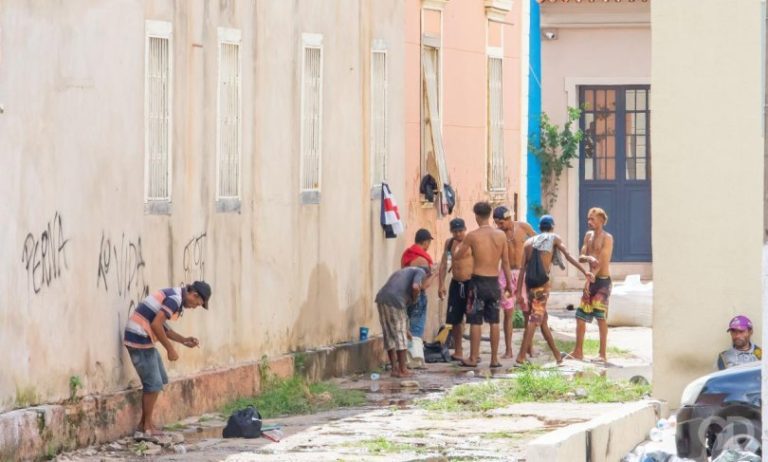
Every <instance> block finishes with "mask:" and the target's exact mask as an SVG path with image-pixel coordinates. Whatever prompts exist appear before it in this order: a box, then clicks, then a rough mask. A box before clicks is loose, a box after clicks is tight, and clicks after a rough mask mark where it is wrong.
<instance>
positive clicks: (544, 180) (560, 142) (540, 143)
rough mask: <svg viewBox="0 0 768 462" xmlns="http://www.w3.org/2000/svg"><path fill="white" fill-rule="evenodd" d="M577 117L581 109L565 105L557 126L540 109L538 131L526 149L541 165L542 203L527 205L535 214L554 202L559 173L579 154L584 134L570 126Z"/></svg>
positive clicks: (540, 212) (542, 212)
mask: <svg viewBox="0 0 768 462" xmlns="http://www.w3.org/2000/svg"><path fill="white" fill-rule="evenodd" d="M579 117H581V109H579V108H575V107H569V108H568V120H567V121H566V122H565V124H564V125H563V128H562V129H561V128H560V127H559V126H558V125H556V124H553V123H552V122H551V121H550V119H549V116H548V115H547V114H546V113H544V112H542V113H541V118H540V121H539V132H538V133H536V134H532V135H531V136H530V137H529V140H528V150H529V151H530V152H531V153H532V154H533V155H534V156H536V158H537V159H538V160H539V163H540V164H541V197H542V201H543V203H541V204H531V208H532V209H533V211H534V212H535V213H536V214H537V215H539V216H540V215H543V214H545V213H548V212H549V211H550V210H551V209H552V207H553V206H554V205H555V202H556V201H557V195H558V186H559V184H560V176H561V175H562V173H563V171H564V170H565V169H566V168H570V167H571V160H573V159H574V158H576V157H578V155H579V143H580V142H581V140H582V138H583V136H584V133H583V132H582V131H581V130H580V129H578V128H576V129H575V130H574V129H573V128H572V126H573V123H574V122H576V121H578V120H579Z"/></svg>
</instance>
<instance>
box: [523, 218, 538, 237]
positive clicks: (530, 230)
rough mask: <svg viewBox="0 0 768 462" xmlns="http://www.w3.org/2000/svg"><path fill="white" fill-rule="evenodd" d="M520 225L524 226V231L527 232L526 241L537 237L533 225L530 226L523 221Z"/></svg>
mask: <svg viewBox="0 0 768 462" xmlns="http://www.w3.org/2000/svg"><path fill="white" fill-rule="evenodd" d="M520 224H522V225H523V231H525V238H526V239H528V238H529V237H533V236H535V235H536V230H534V229H533V227H532V226H531V225H529V224H528V223H526V222H524V221H521V222H520Z"/></svg>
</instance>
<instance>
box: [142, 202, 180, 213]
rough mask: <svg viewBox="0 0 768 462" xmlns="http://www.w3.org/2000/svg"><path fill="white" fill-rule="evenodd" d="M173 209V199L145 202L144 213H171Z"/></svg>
mask: <svg viewBox="0 0 768 462" xmlns="http://www.w3.org/2000/svg"><path fill="white" fill-rule="evenodd" d="M172 211H173V207H172V204H171V201H147V202H144V213H145V214H146V215H170V214H171V212H172Z"/></svg>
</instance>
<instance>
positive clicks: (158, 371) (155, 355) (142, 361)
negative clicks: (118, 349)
mask: <svg viewBox="0 0 768 462" xmlns="http://www.w3.org/2000/svg"><path fill="white" fill-rule="evenodd" d="M127 348H128V354H130V355H131V362H132V363H133V367H135V368H136V372H138V373H139V378H140V379H141V385H142V387H144V392H145V393H156V392H159V391H162V390H163V385H166V384H167V383H168V374H167V373H166V372H165V367H164V366H163V360H162V359H160V353H159V352H158V351H157V348H130V347H127Z"/></svg>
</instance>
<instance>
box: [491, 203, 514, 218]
mask: <svg viewBox="0 0 768 462" xmlns="http://www.w3.org/2000/svg"><path fill="white" fill-rule="evenodd" d="M507 218H512V212H510V211H509V209H508V208H506V207H505V206H503V205H500V206H498V207H496V208H495V209H493V219H494V220H506V219H507Z"/></svg>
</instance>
